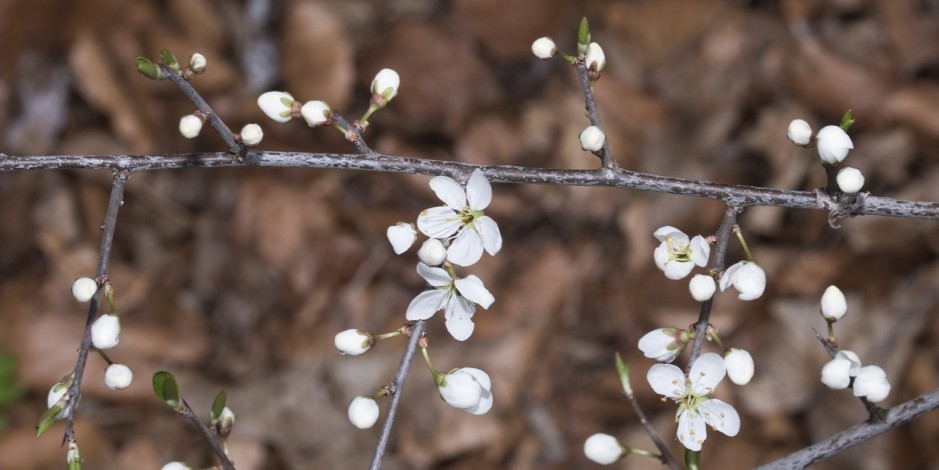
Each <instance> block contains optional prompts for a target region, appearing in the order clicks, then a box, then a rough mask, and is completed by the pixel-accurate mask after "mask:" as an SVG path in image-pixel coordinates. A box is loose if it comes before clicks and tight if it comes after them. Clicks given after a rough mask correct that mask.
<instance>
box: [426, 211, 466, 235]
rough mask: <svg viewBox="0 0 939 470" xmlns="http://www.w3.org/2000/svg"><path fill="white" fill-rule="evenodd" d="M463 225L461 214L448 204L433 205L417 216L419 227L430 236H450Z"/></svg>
mask: <svg viewBox="0 0 939 470" xmlns="http://www.w3.org/2000/svg"><path fill="white" fill-rule="evenodd" d="M462 226H463V220H462V219H460V214H458V213H456V212H453V209H450V208H449V207H447V206H439V207H431V208H430V209H426V210H424V211H422V212H421V213H420V215H418V216H417V228H419V229H420V230H421V233H423V234H424V235H427V236H428V237H430V238H448V237H450V235H453V234H454V233H456V231H457V230H459V229H460V227H462Z"/></svg>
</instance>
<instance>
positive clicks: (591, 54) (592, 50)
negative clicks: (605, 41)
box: [584, 42, 606, 72]
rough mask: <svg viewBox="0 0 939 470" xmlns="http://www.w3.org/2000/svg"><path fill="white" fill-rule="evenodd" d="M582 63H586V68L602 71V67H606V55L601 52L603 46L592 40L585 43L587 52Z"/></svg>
mask: <svg viewBox="0 0 939 470" xmlns="http://www.w3.org/2000/svg"><path fill="white" fill-rule="evenodd" d="M584 64H586V65H587V70H593V71H594V72H601V71H603V67H606V55H605V54H604V53H603V48H601V47H600V45H599V44H597V43H595V42H592V43H590V44H588V45H587V54H586V58H584Z"/></svg>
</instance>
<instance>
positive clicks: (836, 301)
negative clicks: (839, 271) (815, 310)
mask: <svg viewBox="0 0 939 470" xmlns="http://www.w3.org/2000/svg"><path fill="white" fill-rule="evenodd" d="M821 305H822V316H823V317H825V320H828V321H838V320H841V318H842V317H844V315H845V314H846V313H847V312H848V303H847V302H846V301H845V299H844V294H843V293H842V292H841V289H839V288H837V287H835V286H828V288H827V289H825V293H824V294H822V302H821Z"/></svg>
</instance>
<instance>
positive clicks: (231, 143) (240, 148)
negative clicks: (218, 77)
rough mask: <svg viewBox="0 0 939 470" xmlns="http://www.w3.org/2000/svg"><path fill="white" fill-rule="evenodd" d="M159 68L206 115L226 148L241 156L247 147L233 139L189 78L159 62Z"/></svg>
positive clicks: (229, 131)
mask: <svg viewBox="0 0 939 470" xmlns="http://www.w3.org/2000/svg"><path fill="white" fill-rule="evenodd" d="M160 68H161V69H163V75H165V76H166V78H167V79H169V81H171V82H173V84H174V85H176V88H179V91H181V92H183V94H184V95H186V98H189V101H192V104H194V105H196V108H197V109H199V110H200V111H202V112H203V113H204V114H205V115H206V117H207V119H208V121H209V125H210V126H212V129H215V133H217V134H218V135H219V137H221V138H222V140H224V141H225V145H227V146H228V150H229V151H230V152H231V153H233V154H235V155H238V156H239V157H243V156H244V154H245V152H246V150H247V148H246V147H245V146H244V145H242V144H241V143H240V142H238V141H237V140H236V139H235V134H234V133H233V132H232V131H231V129H229V128H228V126H227V125H225V123H224V122H222V118H220V117H218V115H217V114H215V111H212V108H211V107H210V106H209V104H208V103H206V102H205V100H204V99H202V96H201V95H200V94H199V92H197V91H196V89H195V88H193V86H192V84H191V83H189V80H186V79H185V78H183V77H181V76H180V75H179V74H178V73H176V72H174V71H173V70H171V69H170V68H169V67H167V66H166V65H163V64H160ZM229 158H231V157H229Z"/></svg>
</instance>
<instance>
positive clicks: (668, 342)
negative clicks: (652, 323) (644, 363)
mask: <svg viewBox="0 0 939 470" xmlns="http://www.w3.org/2000/svg"><path fill="white" fill-rule="evenodd" d="M676 333H677V330H676V329H675V328H658V329H655V330H652V331H650V332H648V333H646V334H645V335H643V336H642V338H639V350H640V351H642V354H643V355H645V356H646V357H648V358H650V359H655V360H656V361H659V362H672V361H674V360H675V358H676V357H678V355H679V354H680V353H681V351H682V349H684V348H680V347H678V341H677V340H676V338H675V336H676Z"/></svg>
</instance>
